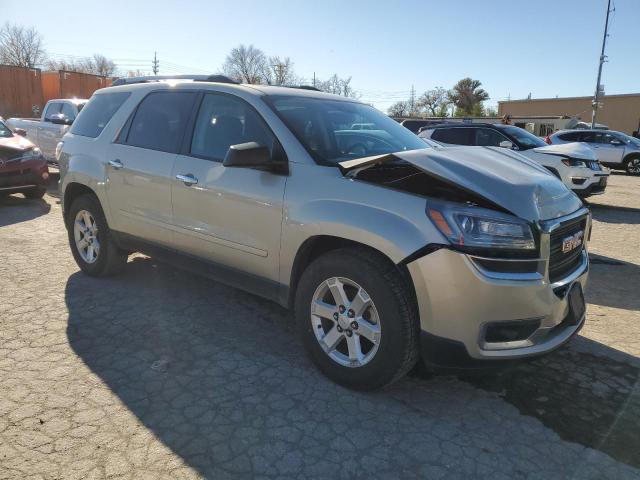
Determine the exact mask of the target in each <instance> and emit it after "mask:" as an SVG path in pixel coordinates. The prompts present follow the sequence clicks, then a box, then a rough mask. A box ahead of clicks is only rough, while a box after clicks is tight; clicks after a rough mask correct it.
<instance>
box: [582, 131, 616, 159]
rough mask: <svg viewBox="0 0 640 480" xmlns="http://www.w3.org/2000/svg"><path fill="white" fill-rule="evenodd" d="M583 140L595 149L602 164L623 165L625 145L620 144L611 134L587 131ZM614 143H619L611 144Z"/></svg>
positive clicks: (583, 134)
mask: <svg viewBox="0 0 640 480" xmlns="http://www.w3.org/2000/svg"><path fill="white" fill-rule="evenodd" d="M581 138H583V141H584V142H587V143H588V144H589V146H590V147H591V148H593V149H594V151H595V153H596V156H597V157H598V160H600V161H601V162H602V163H621V162H622V156H623V154H624V143H622V142H619V141H618V139H617V138H615V137H614V136H613V135H612V134H611V133H608V132H597V131H595V132H594V131H585V132H584V133H581ZM612 141H614V142H617V143H618V144H616V143H611V142H612Z"/></svg>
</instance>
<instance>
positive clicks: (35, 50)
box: [0, 22, 45, 68]
mask: <svg viewBox="0 0 640 480" xmlns="http://www.w3.org/2000/svg"><path fill="white" fill-rule="evenodd" d="M44 59H45V52H44V47H43V44H42V37H41V36H40V34H39V33H38V31H37V30H36V29H35V28H33V27H31V28H26V27H22V26H20V25H16V24H10V23H8V22H7V23H5V24H4V25H3V26H2V28H0V63H3V64H5V65H14V66H17V67H28V68H34V67H36V66H37V65H40V64H41V63H42V62H43V61H44Z"/></svg>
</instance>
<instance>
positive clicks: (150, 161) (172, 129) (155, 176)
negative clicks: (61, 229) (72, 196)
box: [107, 90, 196, 245]
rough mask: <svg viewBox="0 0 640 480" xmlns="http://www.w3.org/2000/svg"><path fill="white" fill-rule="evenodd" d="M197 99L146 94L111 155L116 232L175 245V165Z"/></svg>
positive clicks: (185, 94) (190, 95) (109, 180)
mask: <svg viewBox="0 0 640 480" xmlns="http://www.w3.org/2000/svg"><path fill="white" fill-rule="evenodd" d="M195 97H196V94H195V93H193V92H175V91H166V90H162V91H156V92H151V93H150V94H148V95H147V96H146V97H145V98H144V99H143V100H142V101H141V102H140V104H139V105H138V107H137V108H136V110H135V112H134V113H133V115H132V116H131V118H130V119H129V120H128V121H127V123H126V124H125V127H124V128H123V130H122V132H121V133H120V136H119V138H118V139H117V141H116V142H115V143H112V144H111V145H110V146H109V148H108V150H107V195H108V197H109V205H110V208H111V214H112V217H113V219H114V225H113V229H114V230H118V231H120V232H123V233H127V234H130V235H133V236H135V237H138V238H140V239H144V240H148V241H151V242H154V243H160V244H164V245H172V241H173V234H172V232H171V221H172V208H171V183H172V172H173V164H174V162H175V159H176V154H177V152H178V147H179V145H180V144H181V142H182V138H183V135H184V132H185V126H186V124H187V120H188V119H189V117H190V115H191V113H192V112H191V111H192V108H193V105H194V100H195Z"/></svg>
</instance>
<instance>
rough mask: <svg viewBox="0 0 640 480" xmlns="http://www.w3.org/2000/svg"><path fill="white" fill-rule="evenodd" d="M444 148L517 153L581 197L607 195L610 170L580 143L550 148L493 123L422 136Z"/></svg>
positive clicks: (457, 126)
mask: <svg viewBox="0 0 640 480" xmlns="http://www.w3.org/2000/svg"><path fill="white" fill-rule="evenodd" d="M419 136H420V137H422V138H430V139H432V140H435V141H437V142H439V143H441V144H443V145H475V146H487V147H503V148H509V149H512V150H516V151H518V152H519V153H521V154H522V155H524V156H526V157H527V158H530V159H531V160H534V161H536V162H538V163H539V164H541V165H542V166H544V167H545V168H546V169H547V170H549V171H550V172H551V173H553V174H554V175H555V176H556V177H558V178H559V179H560V180H562V182H563V183H564V184H565V185H566V186H567V187H569V188H570V189H571V190H573V191H574V192H575V193H576V194H577V195H578V196H580V197H582V198H585V197H588V196H590V195H596V194H601V193H604V191H605V188H606V186H607V180H608V177H609V171H608V170H607V169H605V168H603V167H602V165H601V164H600V162H598V159H597V157H596V156H595V154H594V152H593V151H592V150H591V149H590V148H589V147H586V146H585V145H582V144H580V143H571V144H566V145H553V146H552V145H547V144H546V143H545V142H544V141H543V140H542V139H541V138H538V137H536V136H535V135H533V134H531V133H529V132H528V131H526V130H524V129H522V128H520V127H515V126H512V125H496V124H490V123H461V124H451V123H448V124H443V125H437V126H433V127H430V128H427V129H425V130H423V131H422V132H420V134H419Z"/></svg>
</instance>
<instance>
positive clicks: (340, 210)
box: [280, 177, 447, 286]
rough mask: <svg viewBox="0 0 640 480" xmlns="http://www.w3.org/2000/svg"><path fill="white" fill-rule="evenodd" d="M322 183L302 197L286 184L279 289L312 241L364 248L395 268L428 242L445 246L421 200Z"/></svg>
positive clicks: (349, 183) (358, 185)
mask: <svg viewBox="0 0 640 480" xmlns="http://www.w3.org/2000/svg"><path fill="white" fill-rule="evenodd" d="M323 183H324V179H323V178H319V177H316V183H314V184H312V185H308V186H307V189H306V190H305V191H304V192H302V191H300V192H295V191H294V193H291V190H295V186H293V187H292V185H291V183H289V184H288V185H287V190H288V192H287V196H286V197H287V198H286V199H287V201H286V202H285V212H284V222H283V227H282V248H281V262H280V264H281V270H280V282H281V284H283V285H288V286H290V285H291V280H292V273H293V268H294V260H295V258H296V256H297V254H298V252H299V251H300V248H301V247H302V245H303V244H304V243H305V242H306V241H307V240H308V239H310V238H312V237H317V236H329V237H336V238H339V239H345V240H350V241H352V242H357V243H360V244H364V245H367V246H369V247H371V248H374V249H375V250H377V251H379V252H381V253H382V254H384V255H385V256H387V257H388V258H389V259H390V260H391V261H392V262H394V263H395V264H398V263H400V262H401V261H402V260H403V259H405V258H406V257H408V256H409V255H411V254H412V253H414V252H416V251H417V250H419V249H421V248H422V247H424V246H425V245H427V244H428V243H446V242H447V240H446V239H445V238H444V237H443V236H442V234H441V233H440V232H439V231H438V230H437V229H436V228H435V227H434V226H433V224H432V223H431V222H430V220H429V219H428V218H427V216H426V213H425V206H426V203H425V202H426V201H425V199H424V198H421V197H419V196H416V195H411V194H407V193H404V192H399V191H396V190H392V189H388V188H383V187H380V186H377V185H373V184H368V183H365V182H359V181H353V180H348V179H344V178H337V179H335V181H334V182H329V185H325V186H324V188H323V186H322V184H323ZM336 187H337V188H336ZM319 189H320V190H324V195H323V194H319V193H318V192H317V190H319ZM327 189H328V191H332V192H335V191H341V195H340V197H344V199H343V198H341V199H336V198H335V197H334V198H327V196H326V191H327ZM306 199H308V200H306ZM305 200H306V201H305Z"/></svg>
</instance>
